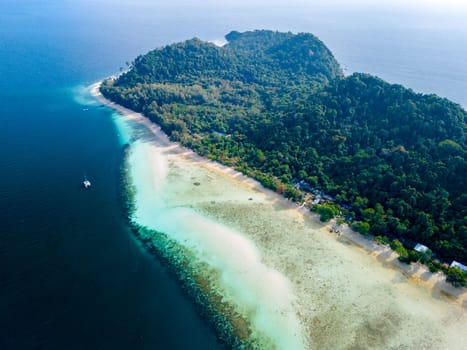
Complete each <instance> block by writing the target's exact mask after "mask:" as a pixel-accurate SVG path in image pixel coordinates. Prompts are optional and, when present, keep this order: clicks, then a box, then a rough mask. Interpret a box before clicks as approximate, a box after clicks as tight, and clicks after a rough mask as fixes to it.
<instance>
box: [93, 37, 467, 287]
mask: <svg viewBox="0 0 467 350" xmlns="http://www.w3.org/2000/svg"><path fill="white" fill-rule="evenodd" d="M226 39H227V41H228V43H227V44H226V45H225V46H223V47H219V46H216V45H214V44H211V43H208V42H203V41H201V40H199V39H191V40H188V41H185V42H182V43H177V44H173V45H168V46H166V47H163V48H160V49H156V50H154V51H151V52H149V53H148V54H146V55H144V56H139V57H138V58H136V60H135V61H134V62H133V63H132V64H131V67H130V69H129V70H128V71H127V72H126V73H124V74H122V75H120V76H119V77H118V78H117V79H109V80H107V81H105V82H104V83H103V84H102V86H101V92H102V93H103V95H104V96H105V97H107V98H109V99H111V100H113V101H115V102H117V103H119V104H121V105H123V106H125V107H128V108H130V109H133V110H135V111H138V112H142V113H143V114H145V115H146V116H147V117H148V118H150V119H151V120H152V121H154V122H156V123H157V124H159V125H160V126H161V127H162V129H163V130H164V131H165V132H166V133H167V134H168V135H169V136H170V137H171V139H172V140H174V141H179V142H181V143H182V144H183V145H185V146H187V147H190V148H192V149H194V150H195V151H196V152H198V153H199V154H201V155H204V156H206V157H208V158H210V159H214V160H217V161H219V162H222V163H224V164H226V165H228V166H231V167H234V168H235V169H237V170H240V171H242V172H243V173H245V174H246V175H248V176H251V177H254V178H256V179H257V180H259V181H260V182H261V183H262V184H263V185H264V186H265V187H267V188H270V189H273V190H275V191H277V192H278V193H281V194H283V195H284V196H285V197H287V198H290V199H291V200H294V201H298V202H303V201H305V202H306V203H310V206H312V207H314V209H315V210H316V211H317V212H318V213H319V214H320V216H321V219H322V220H323V221H326V220H328V219H330V218H332V217H334V216H336V215H340V216H342V217H345V218H346V220H347V221H349V222H352V227H353V228H354V229H355V230H356V231H358V232H360V233H362V234H364V235H368V234H372V235H375V236H380V237H383V238H382V240H383V241H387V242H391V246H393V248H394V249H395V250H396V251H397V252H398V253H399V255H400V260H401V261H405V262H411V261H416V260H418V259H420V256H419V254H416V252H414V251H413V250H412V249H407V248H412V247H413V246H414V245H415V243H417V242H420V243H423V244H425V245H427V246H428V247H430V249H431V250H432V251H433V252H434V253H435V254H436V256H437V257H438V258H440V259H442V260H445V261H450V260H453V259H455V260H458V261H461V262H467V219H466V218H467V194H466V191H465V189H466V188H467V187H466V181H467V177H466V176H465V174H467V160H466V152H467V147H466V122H465V121H466V111H465V110H463V109H462V108H461V107H460V106H459V105H458V104H455V103H453V102H451V101H449V100H447V99H443V98H440V97H438V96H435V95H424V94H418V93H415V92H414V91H412V90H410V89H407V88H405V87H403V86H401V85H393V84H389V83H387V82H385V81H383V80H381V79H379V78H377V77H374V76H370V75H368V74H362V73H355V74H353V75H351V76H348V77H344V76H343V74H342V71H341V69H340V67H339V64H338V62H337V61H336V60H335V59H334V57H333V55H332V53H331V52H330V51H329V49H327V48H326V46H325V45H324V44H323V43H322V42H321V41H320V40H319V39H318V38H316V37H315V36H313V35H311V34H305V33H301V34H292V33H279V32H272V31H253V32H246V33H239V32H231V33H229V34H228V35H227V36H226ZM317 196H320V197H322V199H321V200H320V201H318V202H314V200H315V199H316V197H317ZM311 203H315V204H311ZM423 260H426V259H425V258H423ZM431 265H432V266H433V268H435V265H434V264H433V263H431ZM429 267H430V265H429ZM430 269H431V267H430ZM448 273H449V274H448V280H451V281H454V283H455V284H457V285H463V284H465V281H467V276H466V274H465V273H464V272H462V271H460V272H459V271H457V270H452V269H450V270H449V271H448ZM458 281H460V282H458Z"/></svg>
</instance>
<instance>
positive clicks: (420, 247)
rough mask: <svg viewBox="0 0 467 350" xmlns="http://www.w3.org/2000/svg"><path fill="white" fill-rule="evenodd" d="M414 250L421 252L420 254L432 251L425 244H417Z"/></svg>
mask: <svg viewBox="0 0 467 350" xmlns="http://www.w3.org/2000/svg"><path fill="white" fill-rule="evenodd" d="M413 250H415V251H417V252H419V253H425V252H427V251H429V250H430V248H428V247H427V246H426V245H423V244H420V243H417V244H416V245H415V247H414V248H413Z"/></svg>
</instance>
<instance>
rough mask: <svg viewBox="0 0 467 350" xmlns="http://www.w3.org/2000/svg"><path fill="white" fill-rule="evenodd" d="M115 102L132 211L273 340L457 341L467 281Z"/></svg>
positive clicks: (349, 343) (441, 345) (357, 345)
mask: <svg viewBox="0 0 467 350" xmlns="http://www.w3.org/2000/svg"><path fill="white" fill-rule="evenodd" d="M92 93H93V95H94V96H95V97H96V98H97V99H98V100H99V102H100V103H102V104H105V105H107V106H109V107H111V108H113V109H115V110H117V111H118V112H119V113H120V114H121V115H122V117H121V118H119V119H118V120H116V123H117V125H118V127H119V130H120V131H121V132H122V133H126V134H127V135H126V139H127V140H130V141H129V142H130V143H131V148H130V149H131V151H130V157H129V165H130V170H129V171H130V175H131V178H132V180H133V184H134V186H135V188H136V197H135V202H136V203H135V204H136V208H137V209H136V213H135V218H134V219H135V220H136V221H137V222H138V223H140V224H142V225H145V226H148V227H152V228H154V229H157V230H159V231H162V232H164V233H166V234H167V235H168V236H170V237H171V238H172V239H174V240H176V241H177V242H179V243H180V244H182V245H184V246H186V247H188V248H190V249H191V250H193V251H194V252H196V253H197V255H198V256H199V257H200V259H202V260H203V261H204V262H206V263H207V264H209V266H210V267H211V268H212V269H213V270H214V271H216V272H217V279H216V281H217V284H218V285H217V287H218V288H219V290H220V291H222V295H223V296H224V298H226V299H228V300H229V302H231V303H232V304H233V305H235V306H236V307H237V308H238V309H239V312H240V313H241V314H242V315H245V316H246V317H248V319H249V320H250V322H251V323H252V325H253V326H254V328H255V330H256V331H257V332H258V333H260V334H262V335H264V336H265V337H267V338H269V339H270V341H271V348H278V349H301V348H311V349H382V348H384V349H465V348H466V347H467V331H466V330H467V293H466V292H465V290H463V289H455V288H452V287H451V286H450V285H448V284H447V283H445V281H444V277H443V276H442V275H441V274H431V273H429V272H428V271H427V269H426V268H425V267H424V266H421V265H418V264H414V265H411V266H408V265H404V264H401V263H399V262H398V261H397V259H396V257H395V254H393V253H392V252H391V251H390V250H389V249H388V248H386V247H381V246H377V245H375V244H374V243H373V242H371V241H368V240H366V239H364V238H363V237H361V236H360V235H358V234H355V233H354V232H352V231H351V230H350V229H348V228H346V229H344V232H343V234H342V235H341V236H340V237H337V236H335V235H334V234H331V233H329V231H328V229H327V227H326V226H323V225H321V224H319V223H318V222H317V221H316V216H314V215H312V214H311V213H309V212H307V211H306V210H305V209H298V207H297V205H296V204H293V203H290V202H288V201H286V200H285V199H283V198H282V197H280V196H278V195H276V194H275V193H273V192H271V191H268V190H265V189H263V188H262V187H261V186H260V185H259V184H258V183H257V182H256V181H253V180H251V179H248V178H246V177H245V176H243V175H242V174H239V173H238V172H235V171H233V170H232V169H229V168H227V167H224V166H222V165H219V164H217V163H214V162H211V161H209V160H206V159H204V158H201V157H199V156H197V155H196V154H194V153H193V152H191V151H189V150H187V149H185V148H183V147H180V146H179V145H177V144H174V143H171V142H170V141H169V140H168V138H167V136H166V135H165V134H164V133H162V132H161V130H160V128H159V127H158V126H156V125H154V124H152V123H151V122H150V121H149V120H147V119H146V118H144V117H142V116H141V115H140V114H137V113H134V112H133V111H130V110H128V109H125V108H123V107H121V106H118V105H116V104H114V103H112V102H110V101H108V100H105V99H104V98H103V97H102V96H101V95H100V94H99V92H98V85H94V86H93V88H92Z"/></svg>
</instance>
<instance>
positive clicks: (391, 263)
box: [91, 82, 467, 310]
mask: <svg viewBox="0 0 467 350" xmlns="http://www.w3.org/2000/svg"><path fill="white" fill-rule="evenodd" d="M100 84H101V82H98V83H95V84H93V85H92V86H91V94H92V96H93V97H94V98H96V99H97V100H98V101H99V102H100V103H101V104H103V105H105V106H107V107H110V108H111V109H114V110H116V111H117V112H119V113H120V114H122V115H124V116H125V117H126V118H128V119H131V120H134V121H137V122H138V123H141V124H142V125H144V126H146V127H147V128H148V129H149V130H151V132H152V133H153V135H154V137H155V138H156V140H157V142H158V143H159V144H161V145H163V146H165V147H170V150H171V151H172V152H176V153H178V154H179V155H182V156H183V157H186V158H187V159H190V160H193V161H195V162H199V163H202V165H203V166H204V167H207V168H209V169H210V170H212V171H216V172H222V173H223V174H226V175H228V176H231V177H233V178H235V179H237V180H238V181H241V182H243V183H244V184H245V185H247V186H248V187H249V188H251V189H254V190H257V191H260V192H263V193H267V194H268V195H269V196H272V197H275V199H276V200H278V201H279V202H281V204H282V205H284V206H286V207H287V208H288V209H291V210H294V211H296V214H298V215H301V216H303V217H305V218H308V219H310V220H312V221H313V222H314V223H315V224H317V225H320V226H321V228H323V229H325V230H326V231H328V232H329V229H330V228H331V227H332V224H333V223H334V221H335V220H331V221H330V222H327V223H323V222H321V221H320V220H319V215H318V214H316V213H313V212H311V211H309V210H308V209H307V208H303V207H300V206H299V205H298V204H297V203H294V202H291V201H290V200H287V199H286V198H284V197H283V196H281V195H280V194H278V193H276V192H274V191H272V190H270V189H267V188H265V187H263V186H262V185H261V184H260V183H259V182H258V181H256V180H254V179H252V178H249V177H247V176H246V175H244V174H242V173H241V172H239V171H237V170H235V169H232V168H229V167H228V166H226V165H223V164H220V163H217V162H214V161H212V160H210V159H207V158H204V157H202V156H200V155H198V154H197V153H195V152H194V151H192V150H190V149H188V148H186V147H184V146H182V145H180V144H178V143H175V142H172V141H170V139H169V137H168V136H167V135H166V134H165V133H164V132H163V131H162V129H161V128H160V126H158V125H157V124H155V123H153V122H152V121H150V120H149V119H148V118H146V117H145V116H143V115H142V114H141V113H137V112H135V111H132V110H130V109H128V108H126V107H123V106H121V105H118V104H116V103H115V102H112V101H110V100H108V99H106V98H105V97H104V96H103V95H102V94H101V93H100V91H99V86H100ZM340 229H341V235H340V236H338V237H337V236H335V235H334V234H329V233H327V234H329V235H331V236H335V237H336V240H339V241H342V242H344V241H347V242H345V243H351V244H352V245H353V246H354V247H355V248H357V249H359V250H361V251H362V252H365V253H366V254H368V255H370V256H372V257H373V258H374V259H376V260H378V261H379V262H380V263H381V264H382V265H384V266H385V267H387V268H391V269H396V270H398V271H399V272H400V273H402V274H403V275H404V276H405V277H407V278H408V279H409V280H411V281H412V282H414V283H417V284H419V285H421V286H424V287H425V288H427V289H430V290H433V291H434V292H437V293H438V294H439V296H446V297H448V298H449V299H450V300H451V301H454V302H456V303H458V304H460V305H462V306H463V307H464V308H465V309H466V310H467V289H466V288H456V287H454V286H452V285H451V284H450V283H448V282H446V278H445V276H444V274H443V273H441V272H437V273H432V272H430V271H429V269H428V267H427V266H426V265H423V264H421V263H419V262H417V263H411V264H410V265H408V264H405V263H402V262H400V261H399V260H398V259H397V257H398V256H397V253H395V252H394V251H392V250H391V248H390V247H389V246H383V245H378V244H377V243H376V242H375V241H373V240H370V239H368V238H365V237H363V236H362V235H361V234H359V233H357V232H355V231H353V230H352V229H351V228H350V227H349V226H348V225H347V224H344V225H341V226H340Z"/></svg>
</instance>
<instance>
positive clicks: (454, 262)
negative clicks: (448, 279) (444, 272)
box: [449, 260, 467, 272]
mask: <svg viewBox="0 0 467 350" xmlns="http://www.w3.org/2000/svg"><path fill="white" fill-rule="evenodd" d="M449 267H457V268H459V269H461V270H462V271H466V272H467V266H465V265H462V264H461V263H460V262H457V261H455V260H453V262H452V263H451V265H450V266H449Z"/></svg>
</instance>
